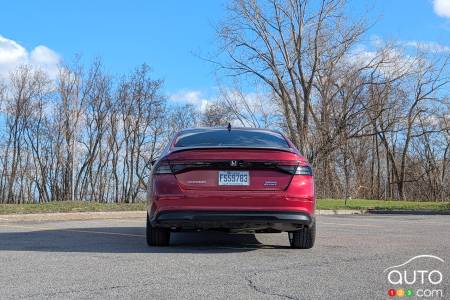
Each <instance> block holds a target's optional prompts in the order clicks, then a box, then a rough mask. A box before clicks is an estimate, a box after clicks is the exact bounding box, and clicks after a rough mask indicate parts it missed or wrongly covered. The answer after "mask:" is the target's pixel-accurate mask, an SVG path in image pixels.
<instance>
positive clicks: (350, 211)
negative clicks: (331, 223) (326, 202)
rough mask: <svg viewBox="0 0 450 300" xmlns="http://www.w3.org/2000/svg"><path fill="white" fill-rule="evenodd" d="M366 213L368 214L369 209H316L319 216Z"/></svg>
mask: <svg viewBox="0 0 450 300" xmlns="http://www.w3.org/2000/svg"><path fill="white" fill-rule="evenodd" d="M364 214H367V209H316V215H319V216H321V215H322V216H330V215H364Z"/></svg>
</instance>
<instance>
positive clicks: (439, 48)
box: [400, 0, 450, 53]
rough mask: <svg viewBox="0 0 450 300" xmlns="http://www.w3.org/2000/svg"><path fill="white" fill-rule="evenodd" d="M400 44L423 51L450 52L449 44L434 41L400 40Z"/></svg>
mask: <svg viewBox="0 0 450 300" xmlns="http://www.w3.org/2000/svg"><path fill="white" fill-rule="evenodd" d="M449 1H450V0H449ZM400 44H401V45H402V46H404V47H414V48H417V49H419V50H422V51H425V52H431V53H450V46H447V45H442V44H439V43H436V42H421V41H400Z"/></svg>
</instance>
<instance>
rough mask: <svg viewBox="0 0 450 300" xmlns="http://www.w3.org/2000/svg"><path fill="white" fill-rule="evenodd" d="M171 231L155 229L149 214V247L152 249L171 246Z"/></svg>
mask: <svg viewBox="0 0 450 300" xmlns="http://www.w3.org/2000/svg"><path fill="white" fill-rule="evenodd" d="M169 242H170V231H169V230H168V229H166V228H158V227H153V226H152V224H151V223H150V219H149V217H148V214H147V245H149V246H150V247H152V246H157V247H163V246H169Z"/></svg>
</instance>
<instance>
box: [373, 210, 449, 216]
mask: <svg viewBox="0 0 450 300" xmlns="http://www.w3.org/2000/svg"><path fill="white" fill-rule="evenodd" d="M367 213H368V214H372V215H418V216H420V215H450V210H412V209H396V210H383V209H368V210H367Z"/></svg>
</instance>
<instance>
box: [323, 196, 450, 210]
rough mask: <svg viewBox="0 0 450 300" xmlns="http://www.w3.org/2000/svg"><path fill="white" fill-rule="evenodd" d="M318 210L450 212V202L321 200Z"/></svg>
mask: <svg viewBox="0 0 450 300" xmlns="http://www.w3.org/2000/svg"><path fill="white" fill-rule="evenodd" d="M317 208H318V209H384V210H395V209H401V210H438V211H442V210H450V202H425V201H399V200H396V201H393V200H367V199H351V200H347V205H346V204H345V201H344V200H343V199H319V200H318V201H317Z"/></svg>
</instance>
